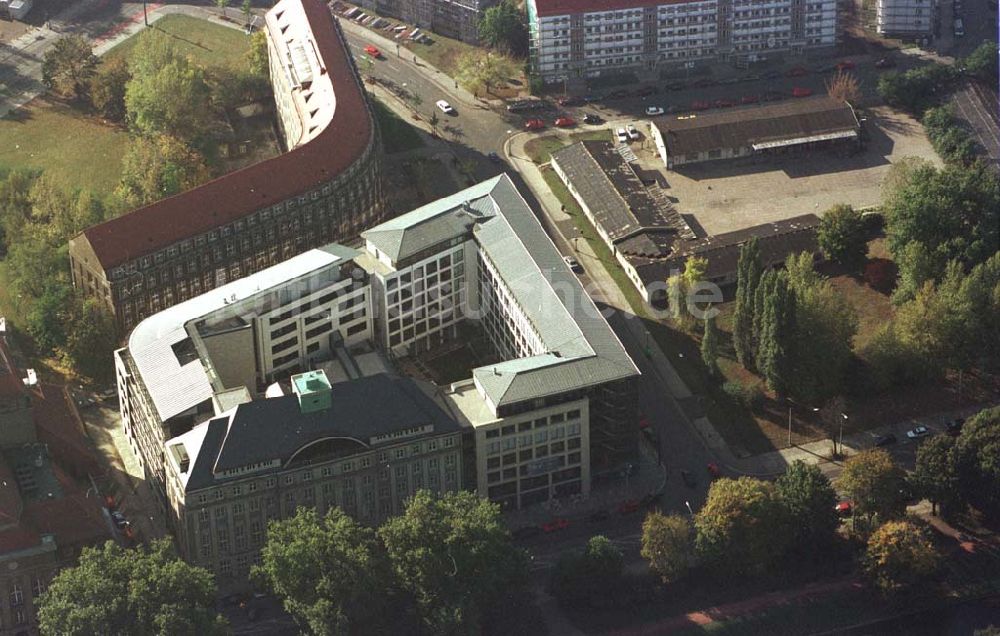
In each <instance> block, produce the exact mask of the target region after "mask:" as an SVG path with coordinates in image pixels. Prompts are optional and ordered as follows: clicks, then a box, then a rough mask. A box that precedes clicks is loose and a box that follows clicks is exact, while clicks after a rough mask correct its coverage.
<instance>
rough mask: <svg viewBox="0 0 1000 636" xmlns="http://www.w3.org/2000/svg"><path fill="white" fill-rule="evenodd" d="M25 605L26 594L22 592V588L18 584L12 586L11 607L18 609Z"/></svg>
mask: <svg viewBox="0 0 1000 636" xmlns="http://www.w3.org/2000/svg"><path fill="white" fill-rule="evenodd" d="M23 603H24V594H23V593H22V592H21V586H20V585H18V584H17V583H15V584H13V585H11V586H10V605H11V607H17V606H18V605H21V604H23Z"/></svg>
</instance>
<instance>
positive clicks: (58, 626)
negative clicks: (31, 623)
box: [38, 539, 226, 636]
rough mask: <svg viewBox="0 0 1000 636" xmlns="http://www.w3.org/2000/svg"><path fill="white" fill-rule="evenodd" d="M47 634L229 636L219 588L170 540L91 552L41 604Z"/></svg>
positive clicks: (55, 582) (55, 581) (67, 570)
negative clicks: (218, 604) (182, 557)
mask: <svg viewBox="0 0 1000 636" xmlns="http://www.w3.org/2000/svg"><path fill="white" fill-rule="evenodd" d="M38 622H39V626H40V628H41V631H42V632H43V633H46V634H66V635H69V636H74V635H79V636H84V635H88V634H192V635H195V634H199V635H200V634H223V633H225V631H226V625H225V621H224V620H223V619H222V617H221V616H219V615H218V614H217V613H216V611H215V582H214V580H213V578H212V575H211V574H210V573H209V572H207V571H206V570H204V569H202V568H198V567H194V566H192V565H188V564H187V563H185V562H184V561H181V560H180V559H178V558H177V556H176V555H175V554H174V553H173V547H172V546H171V544H170V541H169V540H168V539H162V540H159V541H156V542H154V543H152V544H151V545H149V547H148V548H145V549H143V548H137V549H130V550H125V549H123V548H120V547H118V546H117V545H115V543H113V542H111V541H108V542H107V543H105V544H104V545H103V546H101V547H98V548H84V549H83V551H82V553H81V554H80V560H79V563H78V565H76V566H75V567H69V568H65V569H63V570H61V571H60V572H59V574H57V575H56V577H55V578H54V579H53V580H52V583H51V584H50V585H49V588H48V590H46V591H45V593H43V594H42V596H41V598H40V599H39V609H38Z"/></svg>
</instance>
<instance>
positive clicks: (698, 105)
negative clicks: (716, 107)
mask: <svg viewBox="0 0 1000 636" xmlns="http://www.w3.org/2000/svg"><path fill="white" fill-rule="evenodd" d="M711 107H712V104H710V103H709V102H705V101H701V100H695V101H693V102H691V110H708V109H709V108H711Z"/></svg>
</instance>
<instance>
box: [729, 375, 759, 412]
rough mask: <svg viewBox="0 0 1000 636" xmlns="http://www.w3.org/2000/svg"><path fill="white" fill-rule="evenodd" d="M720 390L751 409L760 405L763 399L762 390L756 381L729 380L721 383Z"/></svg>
mask: <svg viewBox="0 0 1000 636" xmlns="http://www.w3.org/2000/svg"><path fill="white" fill-rule="evenodd" d="M722 391H723V392H724V393H725V394H726V395H728V396H729V397H731V398H732V399H733V400H735V401H736V402H739V403H740V404H742V405H743V406H745V407H746V408H748V409H750V410H753V409H754V408H756V407H758V406H760V403H761V401H763V399H764V390H763V389H761V388H760V384H759V383H757V382H753V383H749V384H744V383H742V382H738V381H736V380H730V381H728V382H726V383H724V384H723V385H722Z"/></svg>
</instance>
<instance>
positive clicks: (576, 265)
mask: <svg viewBox="0 0 1000 636" xmlns="http://www.w3.org/2000/svg"><path fill="white" fill-rule="evenodd" d="M563 262H564V263H566V266H567V267H569V268H570V270H572V271H574V272H576V273H578V274H579V273H580V272H582V271H583V267H581V266H580V261H578V260H576V259H575V258H573V257H572V256H563Z"/></svg>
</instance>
